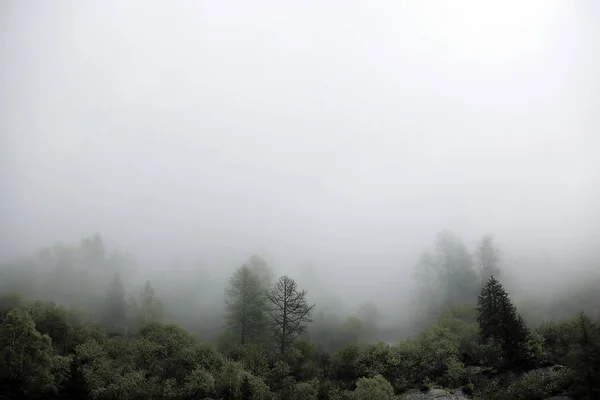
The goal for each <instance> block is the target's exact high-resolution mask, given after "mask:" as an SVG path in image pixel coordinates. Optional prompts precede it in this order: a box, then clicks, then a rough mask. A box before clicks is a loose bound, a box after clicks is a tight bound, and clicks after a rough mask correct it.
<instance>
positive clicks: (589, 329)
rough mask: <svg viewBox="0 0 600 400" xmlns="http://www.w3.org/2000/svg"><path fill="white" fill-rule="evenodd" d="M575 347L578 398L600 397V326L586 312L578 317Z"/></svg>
mask: <svg viewBox="0 0 600 400" xmlns="http://www.w3.org/2000/svg"><path fill="white" fill-rule="evenodd" d="M574 333H575V341H574V342H575V343H574V349H573V351H572V353H571V355H570V358H571V360H570V361H571V363H572V364H573V366H574V369H575V370H576V371H577V374H576V376H577V378H576V381H577V383H578V384H579V386H580V387H581V391H580V393H575V394H576V395H577V398H588V399H597V398H600V397H599V396H600V327H599V326H598V324H596V323H595V322H594V321H592V320H591V319H590V317H589V316H587V315H586V314H585V313H583V312H580V313H579V315H578V316H577V319H576V327H575V332H574Z"/></svg>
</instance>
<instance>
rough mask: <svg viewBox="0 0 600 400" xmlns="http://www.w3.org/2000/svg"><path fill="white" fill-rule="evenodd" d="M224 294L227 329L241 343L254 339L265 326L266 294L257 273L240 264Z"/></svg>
mask: <svg viewBox="0 0 600 400" xmlns="http://www.w3.org/2000/svg"><path fill="white" fill-rule="evenodd" d="M225 294H226V301H225V304H226V306H227V316H226V318H227V327H228V329H229V330H230V331H232V332H234V333H235V334H236V335H238V337H239V340H240V342H239V343H240V344H241V345H244V344H246V343H249V342H250V341H254V340H256V339H257V338H258V337H259V335H260V334H261V333H262V332H263V329H264V328H265V327H266V296H265V291H264V290H263V286H262V283H261V282H260V279H259V277H258V275H257V274H256V273H254V272H253V271H252V270H251V269H250V267H249V266H248V265H242V266H241V267H240V268H238V269H237V271H235V273H234V274H233V276H232V277H231V279H230V280H229V287H228V288H227V290H226V292H225Z"/></svg>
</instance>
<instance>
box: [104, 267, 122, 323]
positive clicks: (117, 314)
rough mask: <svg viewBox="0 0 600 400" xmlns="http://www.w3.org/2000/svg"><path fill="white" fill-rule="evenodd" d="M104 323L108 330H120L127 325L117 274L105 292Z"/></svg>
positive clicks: (120, 282) (119, 278)
mask: <svg viewBox="0 0 600 400" xmlns="http://www.w3.org/2000/svg"><path fill="white" fill-rule="evenodd" d="M104 322H105V324H106V325H107V327H108V328H109V329H112V330H120V329H123V328H124V327H125V324H126V323H127V302H126V301H125V288H124V287H123V282H122V281H121V275H120V274H119V273H118V272H117V273H116V274H115V276H114V278H113V280H112V281H111V283H110V285H109V287H108V290H107V291H106V305H105V309H104Z"/></svg>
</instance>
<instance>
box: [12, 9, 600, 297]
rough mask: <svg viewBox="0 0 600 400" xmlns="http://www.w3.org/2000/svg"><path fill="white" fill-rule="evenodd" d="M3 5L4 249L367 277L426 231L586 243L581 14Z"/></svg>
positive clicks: (593, 198)
mask: <svg viewBox="0 0 600 400" xmlns="http://www.w3.org/2000/svg"><path fill="white" fill-rule="evenodd" d="M1 7H2V10H1V11H0V14H1V18H2V20H1V21H0V27H1V28H0V29H1V31H0V32H1V37H2V43H1V46H0V52H1V53H0V54H2V60H3V63H2V67H0V68H1V70H0V75H1V76H0V82H1V85H2V87H3V89H4V90H2V94H1V97H0V105H1V106H0V109H1V110H2V114H0V115H1V121H2V129H1V131H0V140H1V142H0V195H1V196H2V202H1V203H0V221H1V223H0V250H2V251H3V253H4V254H10V255H12V254H15V253H27V252H30V251H32V250H33V249H35V248H37V247H39V246H41V245H45V244H50V243H53V242H55V241H57V240H61V241H66V242H76V241H78V240H80V238H82V237H84V236H87V235H89V234H91V233H94V232H101V233H102V234H103V235H104V236H105V237H106V238H107V241H108V242H109V243H110V244H113V245H114V246H116V247H118V248H121V249H126V250H129V251H132V252H133V253H135V255H136V256H137V258H138V259H139V260H141V261H142V263H144V262H146V263H151V262H159V261H157V260H161V261H160V262H164V263H168V262H170V260H171V259H173V258H176V257H178V258H179V257H181V258H182V259H186V260H194V259H198V258H202V257H209V258H210V257H212V256H213V255H215V254H219V253H220V252H227V253H228V254H234V255H240V254H247V253H249V252H251V251H254V250H257V249H264V250H266V251H268V252H270V253H271V254H274V255H275V258H276V259H277V260H279V261H280V262H281V263H295V262H297V260H305V259H310V260H313V261H314V262H315V265H317V267H318V270H319V274H322V275H324V276H329V277H330V278H333V277H335V276H337V275H339V273H340V271H352V274H354V275H355V276H356V279H354V280H349V282H346V284H348V285H369V284H371V285H376V284H378V283H377V281H378V280H380V279H381V278H380V275H377V276H376V277H375V278H373V272H380V273H383V274H385V273H387V271H392V270H396V271H398V270H403V271H408V269H409V268H412V266H413V265H414V263H415V261H416V257H417V255H418V254H419V253H420V252H421V251H422V250H424V248H425V247H427V246H429V244H430V243H431V242H432V240H433V238H434V236H435V234H436V232H438V231H439V230H441V229H444V228H448V229H451V230H454V231H455V232H456V233H458V234H459V235H461V236H462V237H463V238H464V239H465V241H466V242H467V244H468V245H472V243H474V241H475V240H476V239H477V237H478V236H479V235H481V234H484V233H487V232H489V233H493V234H495V236H496V237H497V239H498V240H499V241H500V243H502V245H503V247H505V249H506V250H507V251H508V253H509V254H511V255H513V256H518V255H521V254H530V255H531V254H539V253H544V254H555V255H561V254H562V255H564V254H565V252H567V253H568V252H577V253H580V254H583V255H587V254H588V253H590V252H593V251H595V247H596V246H597V243H598V240H599V239H600V206H599V204H600V176H599V175H600V174H599V171H600V163H599V161H598V160H599V158H598V157H599V152H600V138H599V130H598V128H599V115H600V114H599V111H600V109H599V108H600V106H599V105H600V81H599V78H598V71H600V61H599V60H600V59H599V55H600V45H599V39H598V38H600V32H599V29H598V26H600V25H599V24H598V23H599V22H600V7H599V6H598V3H596V2H595V1H591V0H589V1H578V2H572V1H566V0H565V1H541V0H538V1H527V2H523V1H516V0H513V1H501V2H491V1H490V2H488V1H459V2H446V1H437V2H433V1H416V0H415V1H404V2H396V1H388V2H381V1H380V2H362V1H361V2H358V1H328V2H323V1H303V2H281V1H253V2H241V1H239V2H235V1H234V2H218V1H212V2H210V1H204V2H201V1H169V2H165V1H126V2H122V1H85V2H82V1H53V2H44V1H16V0H13V1H4V2H2V5H1ZM590 254H591V253H590ZM235 257H237V256H233V258H235ZM165 265H166V264H165ZM368 277H371V278H368Z"/></svg>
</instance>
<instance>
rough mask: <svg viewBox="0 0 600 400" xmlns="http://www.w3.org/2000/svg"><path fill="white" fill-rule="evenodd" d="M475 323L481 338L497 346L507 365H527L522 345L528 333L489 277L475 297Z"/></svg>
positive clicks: (492, 279) (505, 296) (495, 281)
mask: <svg viewBox="0 0 600 400" xmlns="http://www.w3.org/2000/svg"><path fill="white" fill-rule="evenodd" d="M477 322H478V323H479V328H480V331H481V337H482V339H483V340H484V341H489V340H494V341H496V342H498V343H500V345H501V347H502V353H503V356H504V357H505V359H506V360H507V361H508V363H509V364H510V365H520V364H522V363H525V362H527V358H526V357H527V355H526V351H525V345H526V342H527V339H528V337H529V331H528V329H527V326H526V325H525V322H524V321H523V318H522V317H521V315H520V314H519V313H518V312H517V309H516V307H515V306H514V305H513V304H512V302H511V301H510V298H509V297H508V293H507V292H506V290H504V288H503V287H502V285H501V284H500V282H499V281H498V280H497V279H496V278H494V277H493V276H492V277H491V278H490V279H489V280H488V282H487V284H486V285H485V286H484V287H483V289H482V290H481V294H480V295H479V298H478V301H477Z"/></svg>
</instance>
